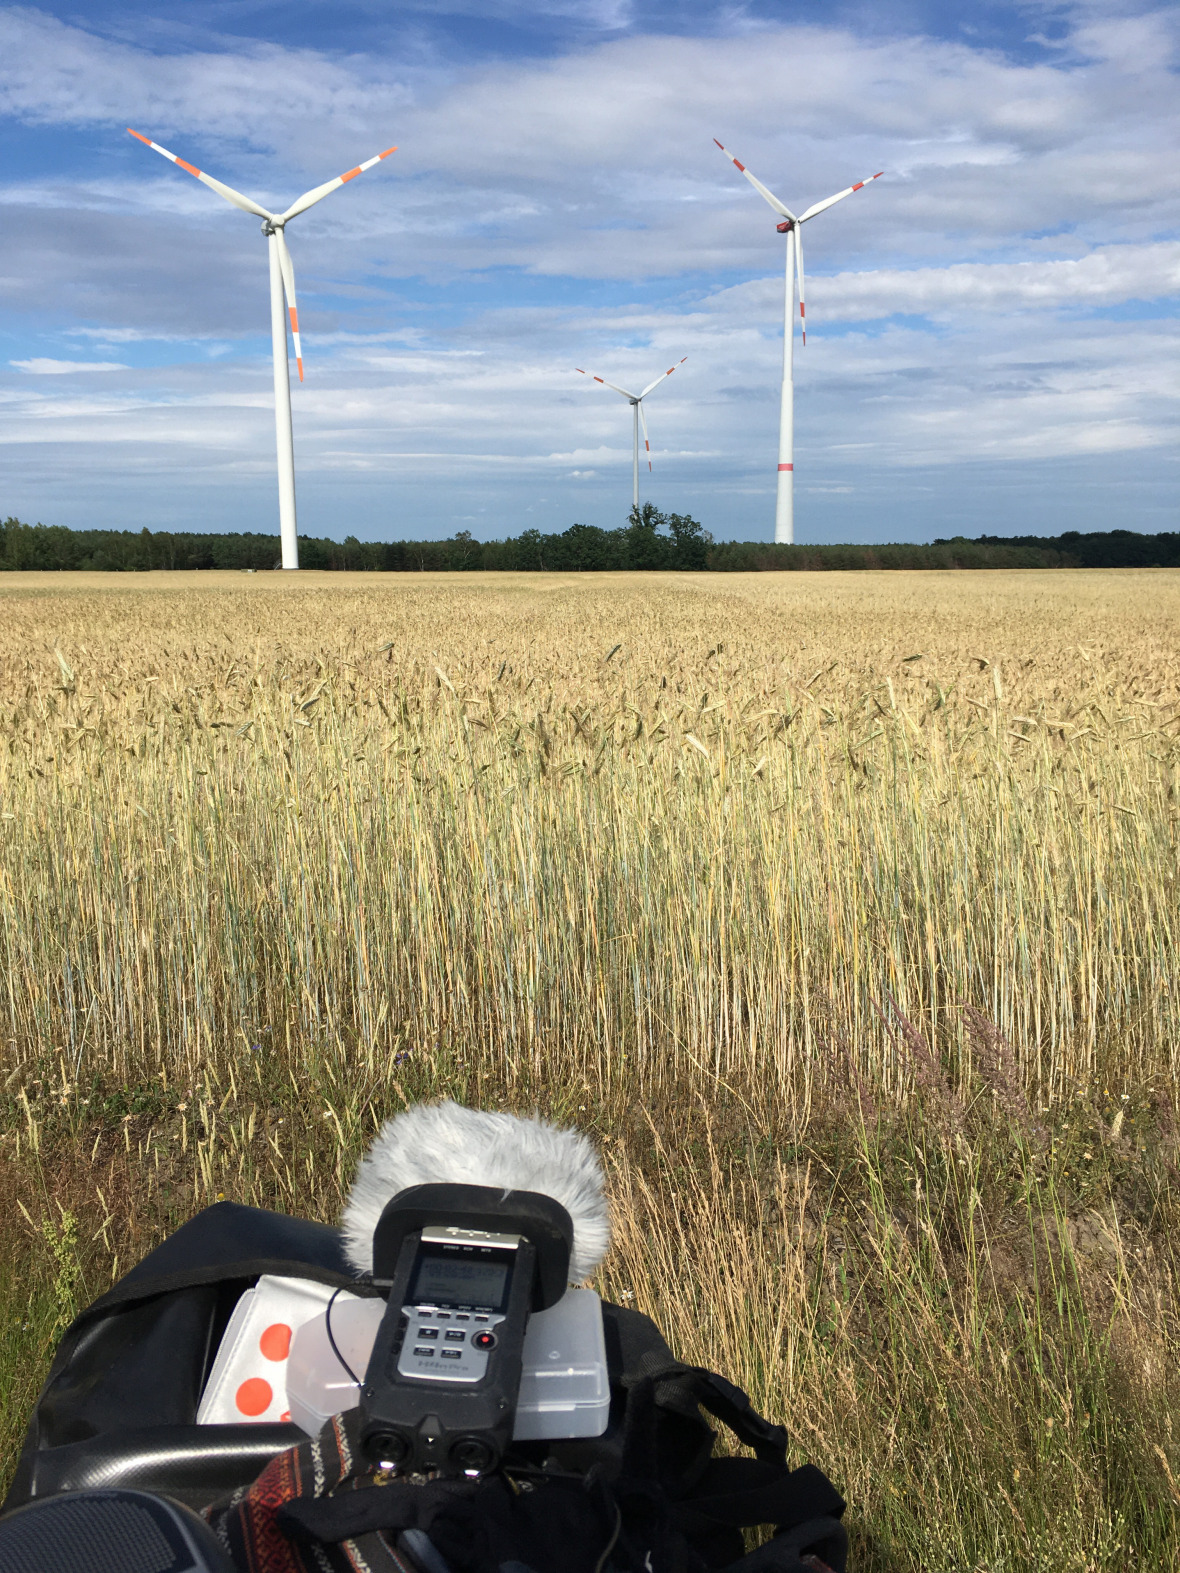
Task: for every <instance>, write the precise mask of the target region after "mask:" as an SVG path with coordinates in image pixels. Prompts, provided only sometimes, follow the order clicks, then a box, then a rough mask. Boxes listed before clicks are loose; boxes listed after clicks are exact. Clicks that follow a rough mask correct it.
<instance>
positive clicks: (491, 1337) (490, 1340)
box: [471, 1332, 496, 1349]
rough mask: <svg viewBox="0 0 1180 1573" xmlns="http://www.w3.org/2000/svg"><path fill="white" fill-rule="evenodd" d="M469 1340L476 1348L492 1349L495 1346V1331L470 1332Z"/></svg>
mask: <svg viewBox="0 0 1180 1573" xmlns="http://www.w3.org/2000/svg"><path fill="white" fill-rule="evenodd" d="M471 1342H472V1343H473V1344H474V1346H475V1347H476V1349H494V1348H495V1347H496V1335H495V1333H486V1332H479V1333H472V1335H471Z"/></svg>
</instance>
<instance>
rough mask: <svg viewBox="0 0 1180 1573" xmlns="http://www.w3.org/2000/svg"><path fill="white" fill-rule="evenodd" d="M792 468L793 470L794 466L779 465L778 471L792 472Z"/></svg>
mask: <svg viewBox="0 0 1180 1573" xmlns="http://www.w3.org/2000/svg"><path fill="white" fill-rule="evenodd" d="M794 468H795V466H794V465H793V464H780V465H779V469H780V470H793V469H794Z"/></svg>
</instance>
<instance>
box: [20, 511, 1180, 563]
mask: <svg viewBox="0 0 1180 1573" xmlns="http://www.w3.org/2000/svg"><path fill="white" fill-rule="evenodd" d="M299 562H300V566H301V567H303V568H326V569H340V570H353V571H357V570H359V571H365V570H370V571H385V572H402V573H405V572H422V573H425V572H438V571H443V572H446V571H453V572H462V571H464V570H468V571H470V570H474V569H484V570H487V569H493V570H494V569H515V570H517V571H520V570H524V571H526V572H527V571H549V572H561V573H570V572H593V571H603V570H608V569H641V568H647V569H651V568H663V569H681V570H688V569H695V570H711V571H713V572H717V573H726V572H729V573H734V572H743V571H744V572H751V571H753V572H781V571H808V570H813V571H814V570H820V569H828V570H832V569H837V570H838V569H879V568H884V569H896V568H1176V567H1180V533H1172V534H1163V535H1139V534H1137V533H1136V532H1135V531H1133V530H1108V531H1105V532H1100V533H1092V534H1082V533H1079V532H1078V531H1076V530H1067V531H1066V532H1065V533H1064V534H1062V535H1054V536H1035V535H1022V536H995V535H981V536H979V537H978V538H976V539H975V540H967V539H965V538H964V537H962V536H955V537H953V538H951V539H939V540H935V541H932V542H930V543H929V544H913V543H909V544H907V543H904V542H902V543H897V544H893V545H874V546H858V545H843V546H842V545H830V546H827V545H823V546H821V545H816V546H810V545H808V546H776V545H773V544H771V543H769V542H760V541H714V539H713V537H712V536H711V535H710V534H709V532H708V531H707V530H705V529H703V528H702V526H701V525H700V524H699V523H698V521H697V520H696V519H694V518H693V517H692V516H691V515H690V514H678V513H669V514H665V513H661V512H660V511H659V510H658V509H657V508H656V507H655V506H654V505H653V504H651V503H644V504H643V506H642V507H641V508H634V509H632V511H631V514H630V517H629V518H628V520H627V522H626V524H624V525H623V526H622V527H621V528H619V529H617V530H604V529H601V528H600V527H599V526H597V525H593V524H572V525H570V527H569V528H568V529H567V530H563V531H562V532H561V533H560V534H546V533H544V532H542V531H540V530H524V531H522V533H521V534H520V535H517V536H512V537H509V538H508V539H506V540H503V541H477V540H475V539H474V538H473V537H472V535H471V534H470V532H469V531H466V530H460V531H458V532H457V533H456V534H455V535H453V536H451V537H450V538H449V539H448V540H445V541H360V540H358V539H357V538H356V536H354V535H349V536H347V537H346V538H345V539H344V540H343V541H330V540H325V539H322V538H319V537H316V536H300V538H299ZM279 565H280V550H279V537H278V535H277V534H275V535H264V534H221V533H214V532H208V533H203V532H194V531H171V530H146V529H145V530H139V531H135V530H70V529H66V528H65V527H64V526H62V525H43V524H35V525H30V524H22V523H21V521H20V520H19V519H15V518H8V519H5V520H4V522H3V524H0V569H5V570H12V569H51V570H66V569H98V570H106V571H111V572H117V573H136V572H144V571H147V570H151V569H162V568H198V569H199V568H237V569H255V570H258V569H272V568H277V567H279Z"/></svg>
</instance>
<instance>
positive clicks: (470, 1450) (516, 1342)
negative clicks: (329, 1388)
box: [361, 1184, 573, 1475]
mask: <svg viewBox="0 0 1180 1573" xmlns="http://www.w3.org/2000/svg"><path fill="white" fill-rule="evenodd" d="M572 1245H573V1223H572V1221H571V1219H570V1215H569V1213H567V1212H566V1210H565V1208H564V1207H563V1206H562V1205H561V1204H560V1202H556V1201H554V1200H553V1198H552V1197H549V1196H543V1195H541V1194H540V1192H538V1191H504V1190H500V1189H498V1188H495V1187H490V1186H483V1185H446V1184H434V1185H415V1186H412V1187H411V1188H410V1189H409V1190H406V1191H402V1192H401V1193H400V1194H399V1195H397V1196H395V1197H394V1198H393V1200H392V1201H390V1202H388V1203H387V1204H386V1206H385V1209H384V1211H383V1212H382V1214H381V1218H380V1221H379V1223H378V1225H377V1230H376V1233H375V1235H374V1237H373V1281H374V1283H375V1284H376V1285H377V1286H378V1287H379V1288H381V1289H386V1288H387V1289H388V1291H389V1303H388V1306H387V1308H386V1311H385V1316H384V1318H383V1319H382V1322H381V1326H380V1327H379V1329H378V1331H377V1338H376V1341H375V1343H374V1345H373V1353H372V1356H371V1357H370V1360H369V1365H368V1368H367V1369H366V1371H365V1380H364V1385H363V1388H362V1390H361V1393H362V1396H361V1436H362V1441H363V1445H364V1447H365V1450H366V1452H367V1453H368V1456H369V1457H370V1458H371V1459H372V1460H373V1461H374V1462H380V1463H387V1464H393V1465H396V1466H397V1467H398V1468H400V1469H405V1470H407V1471H414V1472H420V1473H426V1472H428V1471H438V1472H440V1473H442V1474H472V1475H476V1474H484V1473H486V1472H487V1471H488V1470H490V1469H495V1468H496V1467H497V1466H498V1464H499V1463H500V1460H501V1458H502V1457H503V1454H504V1450H505V1448H506V1447H507V1446H508V1443H509V1441H510V1439H511V1437H512V1426H513V1421H514V1419H515V1416H516V1403H517V1397H518V1394H519V1391H520V1375H521V1365H522V1358H523V1350H524V1335H525V1328H526V1326H527V1325H528V1319H529V1317H530V1315H531V1314H532V1313H533V1312H534V1311H544V1310H548V1309H549V1307H550V1306H552V1305H556V1304H557V1302H558V1300H560V1299H561V1297H562V1296H563V1295H564V1294H565V1291H566V1287H567V1284H568V1278H569V1259H570V1251H571V1248H572Z"/></svg>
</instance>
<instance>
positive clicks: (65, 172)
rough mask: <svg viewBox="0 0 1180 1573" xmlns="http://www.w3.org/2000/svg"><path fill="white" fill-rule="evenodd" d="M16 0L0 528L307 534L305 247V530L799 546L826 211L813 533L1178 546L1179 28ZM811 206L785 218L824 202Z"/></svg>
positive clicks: (811, 481)
mask: <svg viewBox="0 0 1180 1573" xmlns="http://www.w3.org/2000/svg"><path fill="white" fill-rule="evenodd" d="M176 14H177V12H176V8H175V7H170V8H163V7H159V8H158V9H157V10H156V11H154V12H153V9H152V6H151V3H150V0H149V3H148V4H145V5H137V6H135V7H127V6H120V5H115V4H96V3H90V4H82V5H77V4H75V5H71V6H68V7H67V6H64V5H63V6H56V7H55V6H45V5H42V6H15V7H14V6H3V5H0V205H2V210H3V211H2V218H0V222H2V223H3V233H4V237H5V238H4V246H3V252H2V253H0V514H5V513H13V514H16V515H17V516H19V517H21V518H25V519H29V520H36V519H40V520H43V521H44V522H46V523H60V524H69V525H73V526H75V527H85V526H87V525H97V526H104V527H126V528H133V529H139V528H142V527H143V526H145V525H146V526H148V527H149V528H153V529H155V528H173V529H259V530H270V529H277V502H276V495H275V481H274V445H273V417H272V413H271V370H270V352H269V327H268V324H269V318H268V305H267V263H266V248H265V242H264V241H263V238H262V236H261V235H260V233H259V229H258V222H257V220H255V219H253V218H250V217H249V216H248V215H246V214H243V213H240V212H238V211H237V210H235V209H233V208H230V207H228V206H226V205H225V204H224V203H222V202H221V201H220V200H219V199H218V198H217V196H216V195H214V193H212V192H211V191H209V190H208V189H206V188H205V187H203V186H201V185H200V184H198V183H197V182H196V181H194V180H192V179H191V178H190V177H189V176H187V175H185V174H183V173H182V172H180V171H179V170H177V169H176V168H175V167H174V166H172V165H170V164H168V163H166V162H165V161H164V160H163V159H160V158H159V157H158V156H157V155H155V154H153V153H152V152H151V151H150V150H149V149H147V148H145V147H144V146H143V145H142V144H141V143H138V142H136V141H134V140H133V139H132V138H130V137H128V136H127V135H126V131H125V127H127V126H129V125H131V126H135V127H136V128H137V129H139V130H141V131H143V132H145V133H146V134H147V135H149V136H151V137H153V138H154V139H155V140H156V141H158V142H160V143H162V144H163V145H164V146H166V147H169V148H171V149H172V151H173V152H176V153H178V154H179V155H180V156H181V157H183V158H186V159H188V160H189V161H190V162H192V163H194V164H196V165H198V166H199V167H201V168H203V169H206V170H208V171H209V172H210V173H211V174H213V175H214V176H218V177H220V178H221V179H223V180H226V181H228V182H229V183H230V184H231V185H234V186H236V187H238V188H239V189H241V190H243V191H245V192H247V193H248V194H249V195H251V196H253V197H255V198H256V199H257V200H259V201H261V202H262V203H264V204H265V205H267V206H270V207H272V208H276V209H278V208H283V207H286V206H287V205H288V204H289V203H290V202H291V201H293V200H294V198H295V197H296V196H297V195H299V193H300V192H302V191H303V190H305V189H307V188H308V187H310V186H313V185H316V184H319V183H320V182H321V181H322V180H325V179H327V178H329V177H331V176H332V175H334V174H337V173H339V172H340V171H342V170H344V169H347V168H350V167H351V166H353V165H354V164H356V163H357V162H358V161H359V160H361V159H364V158H367V157H369V156H371V155H372V154H373V153H376V152H378V151H380V150H381V149H382V148H384V147H387V146H388V145H389V144H390V143H396V144H397V146H398V152H397V153H396V154H394V155H393V156H392V157H391V158H389V159H387V160H385V161H384V162H383V163H382V164H380V165H379V166H378V167H377V168H375V169H373V170H371V171H370V172H368V173H367V174H366V175H364V176H363V177H362V178H361V179H359V180H357V181H354V182H350V183H349V184H348V185H347V186H345V187H344V188H342V189H341V190H340V191H338V192H335V193H334V194H333V195H332V196H330V197H329V198H328V199H327V200H326V201H324V202H323V203H322V204H320V205H319V206H317V207H316V208H315V209H314V210H313V211H311V212H309V213H307V214H305V215H302V216H300V217H299V218H298V219H296V220H294V221H293V222H292V224H291V227H290V229H289V230H288V239H289V241H290V245H291V250H292V254H293V257H294V262H295V267H296V270H297V277H298V284H299V304H300V319H301V327H302V329H303V350H304V359H305V366H306V373H307V380H306V381H305V383H304V384H303V385H302V386H299V385H298V383H296V384H295V388H294V393H293V404H294V411H295V415H294V419H295V442H296V465H297V485H298V500H299V522H300V529H301V531H302V532H303V533H307V534H315V535H333V536H336V537H342V536H344V535H346V534H356V535H359V536H361V537H362V538H373V539H382V538H396V537H431V536H445V535H449V534H451V533H453V531H455V530H456V529H469V530H471V531H472V532H473V533H474V534H476V535H477V536H482V537H493V536H503V535H505V534H514V533H517V532H518V531H519V530H520V529H523V528H529V527H536V528H540V529H558V530H559V529H564V528H565V527H566V526H567V525H569V524H571V523H572V522H574V521H575V520H580V521H582V522H585V523H595V524H601V525H605V526H613V525H617V524H618V523H620V522H622V519H623V517H624V516H625V513H626V510H627V507H628V506H629V502H630V412H629V411H628V409H627V407H626V405H625V404H624V403H623V401H622V400H620V399H619V398H618V397H617V395H614V394H611V393H609V392H608V391H606V390H604V389H602V388H600V387H598V386H597V385H595V384H591V383H589V382H587V380H586V379H585V378H582V377H579V376H578V375H577V374H576V372H575V371H574V368H575V367H577V366H584V367H587V368H588V369H590V370H591V371H593V372H596V373H598V374H599V375H601V376H604V377H607V378H609V379H610V380H611V381H614V382H619V383H622V384H623V385H624V386H632V385H638V386H643V385H644V384H646V383H647V382H649V381H650V380H651V379H652V378H653V377H655V376H656V375H657V374H658V372H660V371H661V370H663V369H664V368H665V367H666V366H668V365H671V364H672V363H673V362H674V361H678V360H679V359H680V357H681V356H683V355H687V356H688V360H687V362H686V364H685V365H684V366H683V367H681V368H680V369H679V370H678V371H677V373H676V375H675V376H674V377H673V378H670V379H669V380H668V381H667V382H666V383H665V384H663V385H661V387H660V388H659V389H658V390H657V391H656V392H655V393H654V394H653V395H652V397H651V400H650V401H649V404H648V406H647V409H648V418H649V424H650V428H651V437H652V447H653V455H654V473H653V474H652V476H651V477H650V480H649V479H648V478H647V477H646V476H645V477H644V482H643V491H644V495H645V496H647V497H650V498H651V499H652V500H653V501H655V502H656V503H657V504H658V505H659V506H661V507H663V508H665V509H674V510H676V511H680V512H691V513H693V514H694V515H695V516H696V517H698V518H699V519H701V520H702V522H703V523H704V524H705V525H706V527H708V528H709V529H711V530H712V531H713V533H714V534H715V535H717V536H718V537H738V538H741V539H751V540H756V539H769V538H770V537H771V536H772V534H773V514H774V481H775V461H776V458H777V453H776V442H777V418H778V382H779V361H780V355H781V323H782V303H781V290H782V285H781V265H782V244H783V243H782V240H781V238H780V237H779V236H777V235H776V234H775V231H774V216H773V215H772V214H771V213H770V212H769V211H768V209H766V207H765V206H764V205H763V203H762V202H761V201H760V199H759V198H758V197H757V195H756V194H755V193H754V192H753V191H752V190H751V189H750V187H749V186H748V185H747V184H746V183H745V182H744V181H743V180H742V179H741V177H740V176H739V175H738V173H737V171H735V170H734V169H733V167H732V165H730V164H729V163H727V162H726V161H725V159H724V158H723V157H722V155H721V154H720V153H719V152H718V151H717V149H716V148H715V147H714V146H713V142H712V138H713V137H714V136H716V137H719V138H720V139H721V140H722V141H723V142H725V143H726V145H727V146H728V147H730V148H732V149H733V151H734V152H735V153H737V155H738V156H739V157H740V158H741V159H742V160H743V162H745V163H746V164H747V165H748V166H749V167H750V168H751V169H752V170H753V171H754V172H755V173H756V174H757V175H758V176H759V177H760V178H761V179H762V180H763V181H764V182H765V183H766V184H767V185H769V186H770V187H771V188H772V189H773V190H775V191H776V192H778V194H779V195H780V196H781V197H782V198H783V199H784V200H785V201H786V202H787V203H789V204H790V205H792V206H795V204H796V203H798V204H801V205H807V204H809V203H811V202H813V201H815V200H816V199H818V198H821V197H823V196H826V195H828V194H829V193H831V192H834V191H836V190H839V189H840V188H842V187H844V186H846V185H848V184H850V183H851V182H852V181H854V180H859V179H862V178H864V177H865V176H867V175H869V174H872V173H873V172H874V171H875V170H877V169H884V170H885V171H886V173H885V175H884V177H883V178H882V179H881V180H879V181H876V182H874V184H873V185H872V186H871V187H869V188H867V189H866V190H864V191H861V192H858V193H857V194H856V195H855V196H853V197H851V198H849V199H848V200H847V201H846V202H844V203H842V204H840V206H839V207H837V208H834V209H833V210H831V211H830V212H829V213H826V214H824V215H821V216H820V217H819V218H818V219H817V220H816V221H815V222H814V223H813V224H811V225H809V226H808V233H807V241H808V249H807V263H808V292H807V294H808V324H809V332H808V343H807V347H806V349H805V350H803V349H801V348H800V347H799V346H798V344H796V421H797V429H796V530H797V536H798V538H799V539H800V540H815V541H821V540H848V541H853V540H865V541H871V540H899V539H909V540H923V539H929V538H931V537H932V536H936V535H948V534H955V533H965V534H979V533H983V532H985V531H986V532H988V533H995V534H1001V535H1002V534H1016V533H1025V532H1042V531H1043V532H1056V531H1058V530H1062V529H1069V528H1077V529H1109V528H1112V527H1125V528H1131V529H1141V530H1162V529H1176V528H1178V527H1180V517H1178V515H1180V510H1178V508H1177V502H1178V500H1180V465H1178V454H1177V407H1178V402H1180V399H1178V395H1180V370H1178V356H1177V349H1178V348H1180V330H1178V325H1177V299H1178V296H1180V179H1178V174H1177V169H1178V163H1177V159H1176V152H1175V149H1176V129H1177V127H1176V121H1177V108H1176V106H1177V104H1178V103H1180V93H1177V74H1176V58H1177V53H1176V42H1177V34H1178V32H1180V26H1178V23H1177V14H1176V12H1175V11H1174V10H1172V9H1171V8H1168V9H1155V10H1153V9H1150V8H1144V7H1142V6H1139V5H1134V4H1127V5H1120V4H1118V3H1114V4H1103V5H1092V4H1080V5H1062V6H1057V5H1040V4H1037V5H1015V4H997V5H973V4H966V5H959V6H954V7H952V6H950V5H939V4H934V3H922V0H915V3H913V4H899V3H896V0H883V3H881V4H876V5H873V6H871V7H870V6H867V5H865V6H859V5H846V6H839V5H836V6H832V5H820V4H819V3H811V0H809V3H804V4H781V3H772V0H764V3H761V4H749V5H742V4H724V5H708V4H704V3H701V0H690V3H688V4H678V5H672V4H660V3H652V4H645V3H628V0H550V3H541V4H535V5H528V4H522V3H518V0H500V3H497V4H485V5H476V4H471V5H469V6H466V7H465V6H463V5H462V4H454V3H450V0H438V3H424V4H421V5H417V6H403V7H396V8H395V7H392V6H390V5H388V4H384V3H378V0H369V3H365V0H360V3H348V0H340V3H333V4H331V5H328V4H319V3H307V0H304V3H300V0H289V3H286V4H283V5H281V6H280V5H275V4H261V3H260V4H247V3H239V0H225V3H201V0H189V3H186V5H185V6H184V7H183V9H182V10H181V11H180V12H179V15H180V16H181V18H182V20H181V21H177V20H175V16H176ZM796 210H797V209H796Z"/></svg>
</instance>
